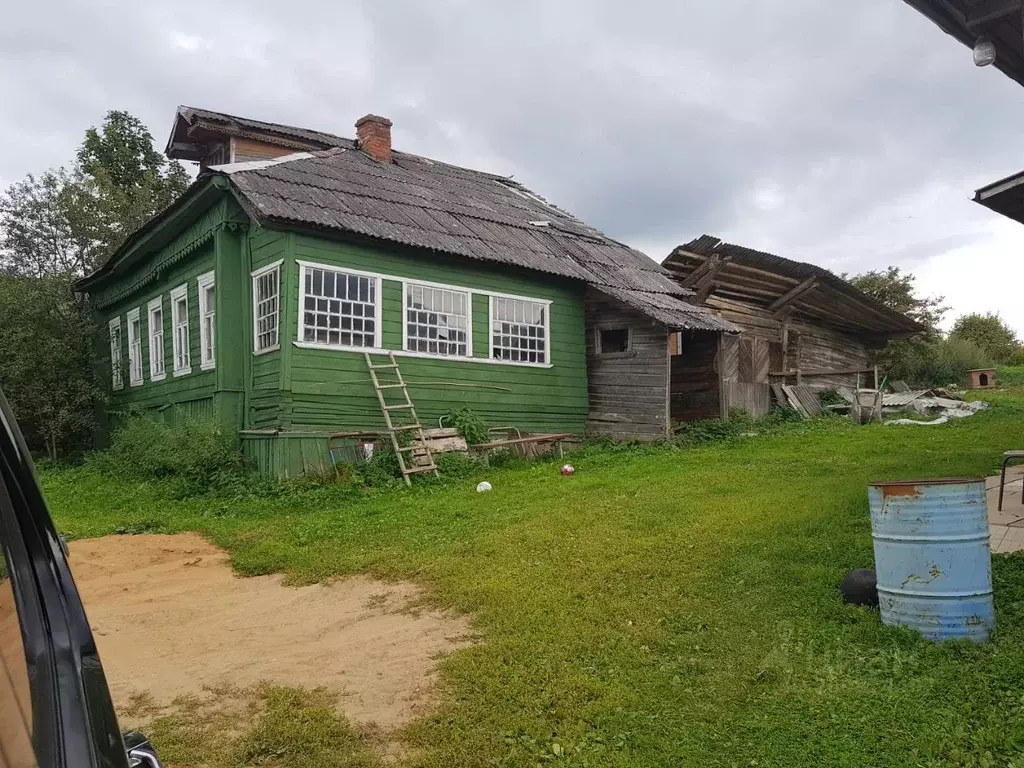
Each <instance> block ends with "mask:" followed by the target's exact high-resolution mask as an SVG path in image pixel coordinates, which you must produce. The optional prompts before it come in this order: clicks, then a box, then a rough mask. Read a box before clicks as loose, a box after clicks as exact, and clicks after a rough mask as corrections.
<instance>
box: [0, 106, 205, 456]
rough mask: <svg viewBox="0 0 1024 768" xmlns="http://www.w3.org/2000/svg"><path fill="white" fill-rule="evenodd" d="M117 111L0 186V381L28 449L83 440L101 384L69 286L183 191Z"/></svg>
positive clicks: (148, 142)
mask: <svg viewBox="0 0 1024 768" xmlns="http://www.w3.org/2000/svg"><path fill="white" fill-rule="evenodd" d="M188 183H189V179H188V174H187V173H186V172H185V169H184V168H183V167H182V166H181V165H180V164H179V163H177V162H170V161H168V160H167V159H166V158H164V157H163V156H162V155H161V154H160V153H159V152H157V151H156V150H155V149H154V147H153V136H152V134H150V132H149V130H148V129H147V128H146V127H145V125H143V124H142V122H141V121H140V120H138V119H137V118H135V117H133V116H132V115H130V114H128V113H127V112H118V111H112V112H108V113H107V115H106V117H105V118H104V120H103V123H102V125H101V126H100V128H98V129H97V128H95V127H93V128H90V129H89V130H87V131H86V133H85V139H84V140H83V142H82V145H81V147H80V148H79V150H78V153H77V157H76V161H75V163H74V165H73V166H72V167H71V169H70V170H67V169H65V168H58V169H56V170H51V171H47V172H45V173H43V174H41V175H39V176H35V175H29V176H27V177H26V178H25V179H23V180H22V181H19V182H15V183H14V184H11V185H10V186H9V187H8V188H7V189H6V190H4V191H3V192H2V193H0V350H3V354H2V355H0V386H2V387H3V388H4V392H5V394H6V395H7V398H8V400H9V401H10V402H11V405H12V407H13V408H14V409H15V413H17V414H18V419H19V421H20V423H21V425H22V429H23V430H24V431H25V433H26V437H27V438H28V439H29V440H30V441H32V442H31V443H30V444H31V445H32V446H33V447H34V448H35V449H39V448H45V450H46V453H47V454H48V455H50V456H57V455H62V454H66V453H67V452H69V451H73V450H75V449H76V448H78V447H81V446H82V443H83V440H84V439H85V438H86V437H87V436H88V435H89V433H90V430H91V429H92V428H93V427H94V415H95V412H96V405H97V404H98V403H99V402H100V401H101V400H102V399H103V397H104V393H105V392H106V389H107V386H106V383H105V382H98V381H96V380H95V371H96V370H98V366H97V365H96V364H95V360H94V357H95V354H96V352H95V350H96V345H95V340H96V338H97V335H98V334H99V330H98V329H96V328H95V326H94V324H93V322H92V318H91V314H90V311H89V306H88V304H87V302H86V301H85V299H84V298H82V297H78V296H75V295H74V293H73V289H72V285H73V280H74V278H75V277H80V276H82V275H84V274H87V273H88V272H91V271H92V270H94V269H95V268H96V267H98V266H100V265H101V264H102V263H103V262H104V261H105V260H106V259H107V258H109V256H110V255H111V254H112V253H113V252H114V251H115V250H116V249H117V248H118V247H119V246H120V245H121V244H122V243H123V242H124V241H125V239H126V238H127V237H128V236H129V235H131V234H132V233H133V232H134V231H135V230H137V229H139V228H140V227H141V226H143V225H144V224H145V223H146V221H147V220H148V219H150V218H151V217H152V216H153V215H155V214H156V213H158V212H159V211H161V210H163V209H164V208H165V207H167V206H168V205H169V204H170V203H171V202H173V201H174V199H175V198H176V197H177V196H178V195H180V194H181V193H182V192H183V191H184V190H185V188H186V187H187V186H188Z"/></svg>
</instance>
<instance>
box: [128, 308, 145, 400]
mask: <svg viewBox="0 0 1024 768" xmlns="http://www.w3.org/2000/svg"><path fill="white" fill-rule="evenodd" d="M128 381H129V382H130V383H131V385H132V386H133V387H137V386H139V385H140V384H142V318H141V317H139V308H138V307H136V308H135V309H133V310H132V311H131V312H129V313H128Z"/></svg>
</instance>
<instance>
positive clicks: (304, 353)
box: [283, 235, 587, 433]
mask: <svg viewBox="0 0 1024 768" xmlns="http://www.w3.org/2000/svg"><path fill="white" fill-rule="evenodd" d="M294 260H299V261H306V262H315V263H321V264H327V265H331V266H338V267H351V268H355V269H360V270H364V271H368V272H375V273H380V274H382V275H385V276H394V277H395V278H408V279H419V280H428V281H431V282H435V283H444V284H449V285H453V286H457V287H462V288H468V289H470V290H471V291H479V293H474V294H473V305H472V313H473V317H472V327H473V355H474V356H477V357H480V358H482V361H481V362H474V361H466V360H447V359H443V358H430V359H428V358H419V357H404V356H403V357H398V358H397V360H398V363H399V365H400V366H401V369H402V374H403V376H404V377H405V379H406V381H407V382H408V383H409V394H410V397H411V398H412V400H413V402H414V403H415V405H416V410H417V412H418V413H419V416H420V419H421V420H422V421H423V422H424V423H427V422H431V423H434V424H436V422H437V419H438V417H440V416H442V415H444V414H445V413H447V412H448V411H450V410H452V409H454V408H458V407H461V406H463V405H466V406H469V407H471V408H473V409H474V410H475V411H477V412H478V413H479V414H480V415H481V416H482V417H483V419H484V420H485V421H486V422H487V423H488V424H489V425H492V426H506V425H513V426H516V427H519V428H520V429H521V430H523V431H531V432H540V431H546V432H562V431H564V432H577V433H582V432H583V429H584V424H585V421H586V416H587V385H586V359H585V352H584V349H583V338H584V337H583V334H584V320H583V299H582V292H581V290H580V289H579V287H577V286H576V285H574V284H572V283H569V282H565V283H560V282H558V281H556V280H555V279H553V278H539V279H538V278H537V277H533V276H532V275H529V274H528V273H518V274H517V273H516V272H514V271H513V270H511V269H502V268H500V267H495V266H492V265H485V264H479V265H477V264H471V263H466V262H454V261H450V260H447V259H444V258H443V257H441V256H430V257H426V258H424V257H419V256H410V255H405V254H400V253H395V252H389V251H385V250H370V249H368V248H363V247H359V246H355V245H348V244H344V243H338V242H331V241H328V240H322V239H317V238H313V237H308V236H304V235H296V236H295V237H294V248H293V251H292V261H290V262H286V263H289V265H290V266H289V269H288V275H287V279H286V280H285V288H286V290H287V299H286V302H285V303H286V305H287V306H289V307H293V308H297V307H298V302H299V293H300V291H299V288H300V286H299V267H298V265H297V264H295V263H294ZM486 292H496V293H503V294H511V295H521V296H524V297H527V298H535V299H547V300H550V301H551V302H552V304H551V319H550V334H551V338H550V356H551V366H550V367H539V366H528V365H511V364H494V363H491V362H483V361H489V360H490V353H489V349H490V342H489V340H488V333H489V329H488V326H489V315H488V313H489V303H488V294H487V293H486ZM382 294H383V295H382V301H383V308H382V344H383V347H384V348H385V349H394V350H400V349H401V348H402V323H403V319H404V308H403V297H402V285H401V283H400V282H398V281H397V280H388V279H384V280H383V281H382ZM283 332H284V333H285V335H286V337H287V338H288V339H289V340H294V339H296V338H297V335H298V317H297V314H296V313H292V314H291V315H289V317H288V325H287V326H286V327H285V328H283ZM290 358H291V359H290V364H289V366H288V373H290V380H289V381H288V382H287V385H288V386H287V388H288V390H289V391H290V393H291V403H290V426H291V427H293V428H299V429H359V428H364V429H377V428H383V426H384V419H383V416H382V415H381V413H380V407H379V405H378V403H377V397H376V394H375V393H374V391H373V387H372V385H371V382H370V376H369V373H368V372H367V370H366V362H365V360H364V358H363V355H362V354H360V353H357V352H343V351H337V350H331V349H308V348H301V347H294V346H293V348H292V349H291V350H290ZM378 362H383V360H382V359H381V360H378Z"/></svg>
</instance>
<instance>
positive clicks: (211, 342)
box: [196, 270, 217, 371]
mask: <svg viewBox="0 0 1024 768" xmlns="http://www.w3.org/2000/svg"><path fill="white" fill-rule="evenodd" d="M208 288H213V291H214V293H213V302H214V306H212V307H209V306H207V301H206V290H207V289H208ZM196 294H197V295H198V297H199V368H200V370H203V371H212V370H213V369H214V368H216V367H217V306H216V305H217V284H216V281H215V280H214V276H213V271H212V270H211V271H210V272H205V273H203V274H201V275H200V276H199V277H197V278H196ZM208 318H209V321H210V322H209V328H207V319H208ZM211 335H212V337H213V338H210V337H211ZM207 347H209V353H210V354H209V357H207V354H206V353H207Z"/></svg>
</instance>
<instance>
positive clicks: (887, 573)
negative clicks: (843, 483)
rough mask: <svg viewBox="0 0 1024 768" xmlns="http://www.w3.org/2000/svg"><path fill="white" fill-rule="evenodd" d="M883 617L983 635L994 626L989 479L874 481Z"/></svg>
mask: <svg viewBox="0 0 1024 768" xmlns="http://www.w3.org/2000/svg"><path fill="white" fill-rule="evenodd" d="M868 499H869V501H870V503H871V535H872V538H873V539H874V544H875V571H876V574H877V576H878V607H879V610H880V611H881V614H882V623H884V624H899V625H902V626H907V627H913V628H914V629H917V630H919V631H920V632H921V634H922V635H924V636H925V637H926V638H928V639H929V640H932V641H936V642H939V641H942V640H949V639H952V638H956V637H966V638H970V639H971V640H973V641H975V642H978V643H981V642H984V641H986V640H988V637H989V633H990V632H991V631H992V630H993V628H994V626H995V611H994V608H993V605H992V557H991V552H990V551H989V542H988V537H989V535H988V510H987V507H986V504H985V481H984V480H983V479H981V478H943V479H937V480H900V481H896V482H889V483H870V484H869V485H868Z"/></svg>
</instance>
